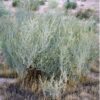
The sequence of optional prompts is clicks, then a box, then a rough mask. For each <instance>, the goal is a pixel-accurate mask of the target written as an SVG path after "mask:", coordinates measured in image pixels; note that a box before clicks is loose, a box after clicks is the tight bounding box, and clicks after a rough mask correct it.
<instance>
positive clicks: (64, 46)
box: [3, 12, 97, 78]
mask: <svg viewBox="0 0 100 100" xmlns="http://www.w3.org/2000/svg"><path fill="white" fill-rule="evenodd" d="M95 35H96V34H95V33H94V28H93V21H91V20H88V21H84V20H79V19H77V18H75V17H74V16H65V15H62V14H60V13H51V12H48V13H45V14H35V15H34V17H32V18H31V17H30V18H29V19H27V20H23V21H22V22H21V23H20V24H19V23H18V22H17V21H16V20H15V21H13V22H11V25H10V26H9V27H8V30H7V29H6V30H5V34H4V36H3V51H4V54H5V57H6V58H7V62H8V64H9V66H11V67H13V68H15V69H16V70H17V72H18V73H19V75H20V74H21V76H22V74H23V75H25V73H24V71H25V70H26V68H27V67H29V66H30V65H32V66H33V67H34V68H38V69H40V70H41V71H44V72H46V73H47V74H48V75H49V76H52V75H53V74H54V76H55V77H59V74H60V73H61V69H62V70H64V71H65V72H66V75H68V78H74V76H75V75H76V74H77V71H78V70H80V72H79V73H78V74H80V73H84V70H87V69H88V67H87V64H88V62H87V61H88V59H90V54H91V52H92V48H93V47H94V44H96V43H97V42H96V41H95V39H96V38H94V37H95ZM94 51H95V49H94ZM87 71H88V70H87ZM85 72H86V71H85ZM84 74H86V73H84Z"/></svg>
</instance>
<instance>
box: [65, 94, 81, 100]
mask: <svg viewBox="0 0 100 100" xmlns="http://www.w3.org/2000/svg"><path fill="white" fill-rule="evenodd" d="M65 100H80V98H79V97H78V96H76V95H73V94H72V95H68V96H66V97H65Z"/></svg>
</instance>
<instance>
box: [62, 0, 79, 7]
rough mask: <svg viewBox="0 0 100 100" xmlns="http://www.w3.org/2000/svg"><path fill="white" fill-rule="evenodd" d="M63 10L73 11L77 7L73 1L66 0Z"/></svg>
mask: <svg viewBox="0 0 100 100" xmlns="http://www.w3.org/2000/svg"><path fill="white" fill-rule="evenodd" d="M64 7H65V9H75V8H76V7H77V3H76V2H75V1H71V0H68V1H66V2H65V3H64Z"/></svg>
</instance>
